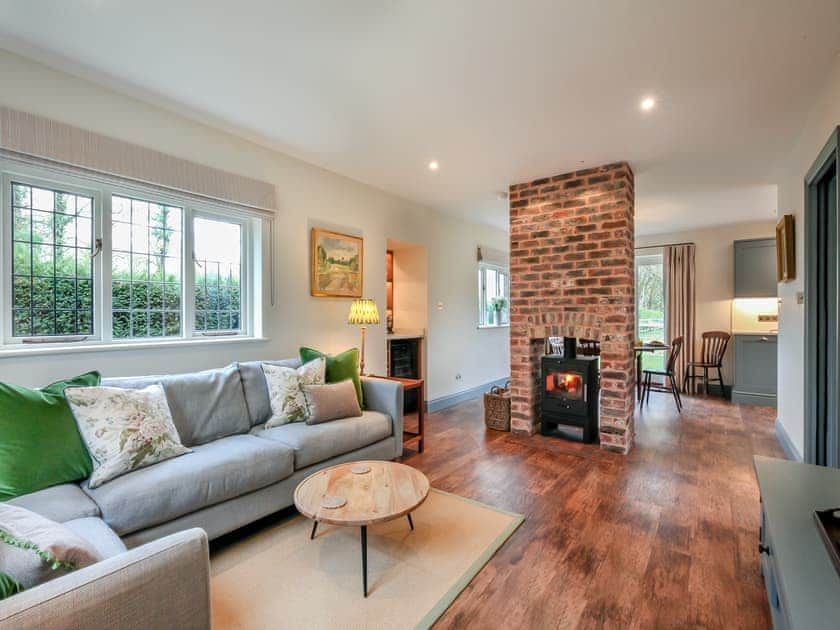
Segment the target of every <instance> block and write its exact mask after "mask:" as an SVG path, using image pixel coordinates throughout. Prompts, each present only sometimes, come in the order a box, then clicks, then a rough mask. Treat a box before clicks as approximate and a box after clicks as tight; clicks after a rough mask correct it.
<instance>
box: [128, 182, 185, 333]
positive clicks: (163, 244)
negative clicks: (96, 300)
mask: <svg viewBox="0 0 840 630" xmlns="http://www.w3.org/2000/svg"><path fill="white" fill-rule="evenodd" d="M182 213H183V209H182V208H178V207H175V206H170V205H165V204H162V203H155V202H152V201H146V200H141V199H129V198H128V197H122V196H118V195H114V196H112V197H111V244H112V245H111V249H112V254H111V311H112V320H111V321H112V328H113V335H114V338H117V339H124V338H130V337H133V338H144V337H176V336H179V335H180V334H181V223H182Z"/></svg>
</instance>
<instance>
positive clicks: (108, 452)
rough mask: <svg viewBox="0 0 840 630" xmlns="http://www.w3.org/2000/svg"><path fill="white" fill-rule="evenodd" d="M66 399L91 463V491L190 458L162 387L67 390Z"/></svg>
mask: <svg viewBox="0 0 840 630" xmlns="http://www.w3.org/2000/svg"><path fill="white" fill-rule="evenodd" d="M64 396H65V398H67V402H68V403H69V404H70V409H71V410H72V411H73V416H74V417H75V418H76V424H77V425H78V426H79V432H80V433H81V434H82V439H83V440H84V441H85V445H86V446H87V449H88V452H89V453H90V456H91V459H92V460H93V474H92V475H91V477H90V482H89V485H90V487H91V488H96V487H98V486H101V485H102V484H103V483H105V482H106V481H108V480H110V479H113V478H114V477H119V476H120V475H123V474H125V473H127V472H131V471H132V470H135V469H137V468H143V467H144V466H149V465H151V464H156V463H157V462H162V461H163V460H165V459H170V458H172V457H177V456H178V455H183V454H184V453H189V452H190V449H188V448H187V447H185V446H183V445H182V444H181V438H180V437H179V436H178V430H177V429H176V428H175V424H174V423H173V422H172V415H171V413H170V412H169V405H168V404H167V402H166V394H165V393H164V391H163V387H162V386H161V385H160V384H157V383H156V384H154V385H149V386H148V387H146V388H144V389H122V388H120V387H69V388H67V389H66V390H64Z"/></svg>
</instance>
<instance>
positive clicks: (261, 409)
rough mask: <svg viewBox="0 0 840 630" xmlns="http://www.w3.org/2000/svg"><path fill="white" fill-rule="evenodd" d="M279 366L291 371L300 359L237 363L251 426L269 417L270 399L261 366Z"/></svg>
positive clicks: (298, 363)
mask: <svg viewBox="0 0 840 630" xmlns="http://www.w3.org/2000/svg"><path fill="white" fill-rule="evenodd" d="M263 363H266V364H268V365H279V366H281V367H288V368H292V369H295V370H296V369H297V368H299V367H300V366H301V365H302V364H301V361H300V359H281V360H278V361H246V362H244V363H238V364H237V365H238V366H239V373H240V374H241V375H242V388H243V389H244V390H245V400H246V401H247V403H248V412H249V413H250V417H251V426H257V425H258V424H263V423H264V422H265V421H266V420H268V419H269V418H270V417H271V399H270V398H269V396H268V386H267V385H266V383H265V374H263V370H262V364H263Z"/></svg>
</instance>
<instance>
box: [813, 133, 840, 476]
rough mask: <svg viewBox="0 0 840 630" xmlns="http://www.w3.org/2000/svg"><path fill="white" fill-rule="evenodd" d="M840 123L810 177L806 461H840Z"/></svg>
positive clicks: (837, 464)
mask: <svg viewBox="0 0 840 630" xmlns="http://www.w3.org/2000/svg"><path fill="white" fill-rule="evenodd" d="M839 137H840V128H838V129H836V130H835V131H834V133H833V134H832V136H831V138H829V141H828V143H827V144H826V145H825V147H824V148H823V150H822V151H821V152H820V154H819V156H818V157H817V160H816V161H815V162H814V165H813V166H812V167H811V169H810V170H809V171H808V174H807V176H806V177H805V224H806V228H805V229H806V231H805V461H806V462H808V463H810V464H817V465H820V466H831V467H834V468H837V467H840V425H838V402H840V398H838V393H840V381H838V378H840V371H839V370H838V368H839V367H840V362H838V354H839V353H840V345H838V324H839V323H840V322H839V321H838V296H840V293H838V284H837V282H838V266H839V265H840V257H838V240H839V239H838V217H837V207H838V197H837V195H838V189H837V178H838V167H840V154H838V150H840V144H839V143H838V138H839Z"/></svg>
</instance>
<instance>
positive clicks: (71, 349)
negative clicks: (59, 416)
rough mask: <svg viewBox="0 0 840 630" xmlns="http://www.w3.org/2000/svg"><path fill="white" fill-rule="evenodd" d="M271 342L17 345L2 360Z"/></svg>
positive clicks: (4, 350)
mask: <svg viewBox="0 0 840 630" xmlns="http://www.w3.org/2000/svg"><path fill="white" fill-rule="evenodd" d="M266 341H270V339H269V338H268V337H221V338H216V339H210V338H208V339H171V340H160V341H124V342H122V343H115V342H107V343H106V342H91V343H86V344H83V345H82V344H62V345H51V346H48V347H33V346H25V345H24V344H16V345H14V346H2V349H0V359H6V358H10V357H28V356H43V355H51V354H77V353H81V352H123V351H126V350H152V349H156V348H171V349H174V348H183V347H185V346H186V347H194V346H212V345H220V344H231V343H254V342H266Z"/></svg>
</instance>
